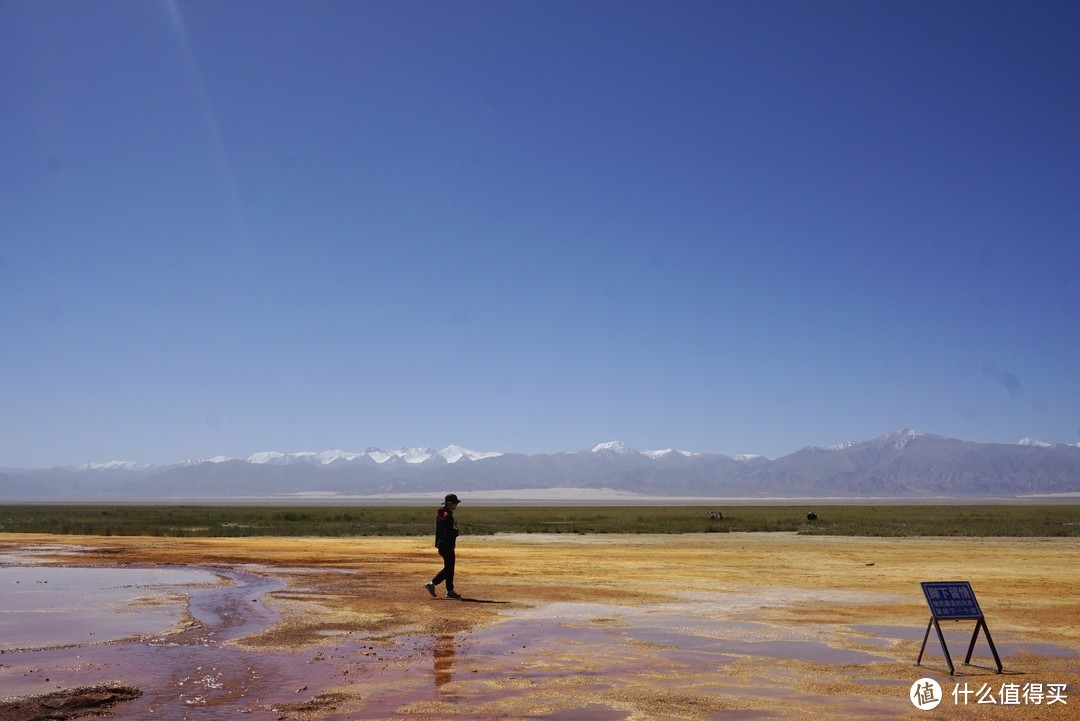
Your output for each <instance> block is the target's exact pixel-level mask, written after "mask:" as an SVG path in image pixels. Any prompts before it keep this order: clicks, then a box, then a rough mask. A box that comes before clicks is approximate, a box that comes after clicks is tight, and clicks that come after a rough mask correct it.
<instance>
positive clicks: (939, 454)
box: [0, 429, 1080, 500]
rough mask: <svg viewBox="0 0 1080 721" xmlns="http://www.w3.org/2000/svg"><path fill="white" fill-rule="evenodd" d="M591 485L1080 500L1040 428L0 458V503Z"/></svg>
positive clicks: (1078, 476)
mask: <svg viewBox="0 0 1080 721" xmlns="http://www.w3.org/2000/svg"><path fill="white" fill-rule="evenodd" d="M552 488H559V489H567V488H575V489H592V490H593V491H594V492H599V491H617V492H619V493H624V494H641V495H643V496H650V497H710V498H712V497H728V498H731V497H749V498H763V499H764V498H779V497H788V498H790V497H805V498H813V497H825V496H830V497H898V498H902V497H916V496H921V497H925V496H1016V495H1032V494H1035V495H1045V494H1065V495H1072V494H1075V495H1076V496H1078V497H1080V444H1069V445H1066V444H1060V443H1059V444H1051V443H1044V442H1042V441H1038V440H1035V439H1032V438H1024V439H1021V440H1020V441H1018V442H1016V443H1011V444H1003V443H997V444H995V443H972V442H968V441H961V440H956V439H952V438H945V437H942V436H936V435H932V434H928V433H923V432H920V431H914V430H909V429H903V430H898V431H893V432H891V433H886V434H884V435H882V436H879V437H877V438H873V439H871V440H868V441H862V442H855V441H847V442H844V443H838V444H835V445H832V446H829V447H827V448H822V447H816V446H810V447H807V448H803V449H802V450H799V451H796V452H795V453H791V454H789V455H786V456H782V457H780V458H776V459H769V458H764V457H762V456H758V455H753V454H741V455H737V456H727V455H723V454H718V453H695V452H691V451H685V450H677V449H673V448H668V449H664V450H656V451H643V452H640V451H637V450H636V449H634V448H632V447H631V446H629V445H627V444H625V443H622V442H619V441H608V442H604V443H599V444H597V445H595V446H593V447H592V448H590V449H587V450H581V451H565V452H560V453H553V454H536V455H524V454H520V453H502V452H496V451H474V450H470V449H468V448H465V447H462V446H458V445H450V446H447V447H446V448H443V449H442V450H434V449H431V448H402V449H399V450H394V451H387V450H383V449H379V448H368V449H367V450H365V451H362V452H351V451H342V450H328V451H321V452H299V453H283V452H280V451H263V452H259V453H253V454H251V455H249V456H247V457H246V458H243V459H237V458H226V457H223V456H217V457H214V458H209V459H205V460H191V461H184V462H182V463H175V464H171V465H163V466H146V465H140V464H137V463H131V462H125V461H111V462H108V463H86V464H82V465H80V466H76V467H69V468H53V469H31V470H26V469H12V468H0V500H5V499H11V500H16V499H18V500H25V499H48V500H92V499H93V500H99V499H100V500H103V499H109V498H112V499H126V500H131V499H148V500H152V499H162V498H170V499H178V498H234V499H235V498H247V499H260V498H267V499H269V498H276V499H282V498H300V497H305V496H312V495H314V496H318V497H320V498H333V497H341V498H348V497H363V496H367V495H395V494H411V493H423V494H428V493H433V494H436V495H437V494H438V493H439V492H445V491H446V490H447V489H453V490H454V491H455V492H469V491H484V492H491V491H515V492H520V491H523V490H526V489H531V490H536V489H552Z"/></svg>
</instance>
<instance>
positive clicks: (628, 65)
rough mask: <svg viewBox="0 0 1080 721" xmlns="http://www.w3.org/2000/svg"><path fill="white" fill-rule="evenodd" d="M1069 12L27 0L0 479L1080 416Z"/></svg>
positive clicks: (983, 429) (1079, 68)
mask: <svg viewBox="0 0 1080 721" xmlns="http://www.w3.org/2000/svg"><path fill="white" fill-rule="evenodd" d="M1077 37H1080V5H1077V4H1076V3H1072V2H1030V3H1015V2H929V1H925V2H894V3H874V2H855V1H850V2H849V1H837V2H810V1H805V0H800V1H798V2H768V1H761V2H757V1H755V2H719V1H718V2H677V3H667V2H663V3H662V2H644V1H638V2H556V1H552V0H544V1H543V2H527V1H516V2H459V3H441V2H440V3H436V2H406V3H403V2H327V1H315V2H307V1H305V2H299V1H297V2H275V1H258V2H256V1H251V2H249V1H246V0H231V1H230V2H216V1H211V0H206V1H199V2H192V1H185V0H175V2H169V1H161V2H144V1H141V0H129V1H125V2H118V1H115V0H100V1H99V2H94V3H73V2H60V1H59V0H56V1H50V0H34V1H30V0H8V2H5V3H2V4H0V127H2V128H3V135H2V138H3V139H2V141H0V153H2V154H0V208H2V210H0V341H2V343H3V349H4V350H3V353H0V466H27V467H37V466H52V465H66V464H74V463H80V462H84V461H107V460H115V459H123V460H133V461H139V462H149V463H167V462H173V461H179V460H183V459H188V458H200V457H209V456H214V455H218V454H222V455H228V456H235V457H243V456H247V455H248V454H250V453H253V452H256V451H263V450H279V451H286V452H294V451H302V450H316V451H317V450H324V449H329V448H340V449H344V450H353V451H355V450H363V449H364V448H366V447H368V446H380V447H384V448H398V447H401V446H431V447H435V448H440V447H443V446H445V445H448V444H450V443H458V444H461V445H463V446H466V447H469V448H473V449H476V450H499V451H507V452H523V453H540V452H554V451H559V450H576V449H582V448H588V447H591V446H593V445H594V444H596V443H599V442H601V441H607V440H614V439H619V440H622V441H624V442H626V443H628V444H630V445H632V446H634V447H636V448H638V449H640V450H651V449H662V448H669V447H676V448H682V449H686V450H694V451H703V452H721V453H730V454H735V453H760V454H763V455H767V456H770V457H776V456H780V455H784V454H786V453H789V452H793V451H795V450H798V449H799V448H801V447H803V446H806V445H829V444H833V443H837V442H841V441H846V440H865V439H867V438H870V437H873V436H876V435H880V434H882V433H885V432H887V431H890V430H894V429H898V428H905V427H908V428H917V429H919V430H922V431H925V432H930V433H938V434H941V435H948V436H953V437H957V438H963V439H967V440H975V441H983V442H1013V441H1016V440H1018V439H1020V438H1022V437H1024V436H1033V437H1036V438H1039V439H1041V440H1044V441H1049V442H1068V443H1074V442H1077V441H1078V440H1080V372H1078V369H1080V333H1078V330H1080V328H1078V326H1080V323H1078V322H1080V242H1078V241H1080V133H1078V131H1077V128H1080V84H1078V83H1077V81H1076V79H1077V78H1078V77H1080V44H1078V43H1077V42H1076V38H1077Z"/></svg>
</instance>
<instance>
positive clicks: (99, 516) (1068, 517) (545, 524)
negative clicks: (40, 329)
mask: <svg viewBox="0 0 1080 721" xmlns="http://www.w3.org/2000/svg"><path fill="white" fill-rule="evenodd" d="M712 511H720V512H721V513H722V514H723V518H722V519H717V518H711V517H710V512H712ZM809 511H813V512H814V513H816V514H817V520H814V521H810V520H807V513H808V512H809ZM457 516H458V523H459V525H460V527H461V530H462V533H463V534H466V535H468V534H472V535H490V534H495V533H576V534H592V533H728V532H773V531H789V532H790V531H794V532H797V533H802V534H808V535H832V536H1017V537H1021V536H1027V537H1048V536H1049V537H1054V536H1074V537H1076V536H1080V505H1067V504H1061V505H1057V504H1037V505H1022V504H1002V505H945V504H943V505H910V506H907V505H892V504H883V505H877V506H874V505H828V506H809V505H798V506H796V505H791V506H772V505H769V506H731V507H723V506H720V505H718V506H716V507H702V506H654V507H645V506H475V507H472V508H468V509H466V508H464V507H462V508H461V509H460V510H459V511H458V514H457ZM433 529H434V508H433V507H431V506H423V507H420V506H392V505H380V506H346V505H340V506H295V507H286V506H233V505H123V504H116V505H91V504H85V505H84V504H25V505H24V504H11V505H0V532H3V533H58V534H90V535H104V536H111V535H117V536H145V535H149V536H177V537H182V536H190V537H199V536H202V537H212V536H216V537H222V536H224V537H229V536H237V537H238V536H327V537H342V536H424V535H429V534H431V533H433Z"/></svg>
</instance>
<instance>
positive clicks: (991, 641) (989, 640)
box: [950, 618, 1001, 673]
mask: <svg viewBox="0 0 1080 721" xmlns="http://www.w3.org/2000/svg"><path fill="white" fill-rule="evenodd" d="M979 629H982V630H983V633H985V634H986V642H987V643H989V644H990V653H992V654H994V663H995V664H997V672H998V673H1001V659H1000V658H998V652H997V648H996V647H995V646H994V639H992V638H990V627H989V626H987V625H986V621H985V620H983V619H981V618H980V619H979V621H978V623H976V624H975V633H973V634H971V643H970V644H968V650H967V656H966V657H964V665H966V666H970V665H971V654H972V652H973V651H974V650H975V641H976V640H977V639H978V638H979ZM951 665H952V664H950V666H951Z"/></svg>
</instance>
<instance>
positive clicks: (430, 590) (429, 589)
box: [424, 581, 438, 598]
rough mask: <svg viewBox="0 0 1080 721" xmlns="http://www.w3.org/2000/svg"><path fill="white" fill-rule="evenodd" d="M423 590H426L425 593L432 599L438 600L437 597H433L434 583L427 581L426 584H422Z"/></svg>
mask: <svg viewBox="0 0 1080 721" xmlns="http://www.w3.org/2000/svg"><path fill="white" fill-rule="evenodd" d="M424 588H426V589H427V592H428V593H430V594H431V597H432V598H438V596H436V595H435V584H434V583H431V582H430V581H428V582H427V583H425V584H424Z"/></svg>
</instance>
